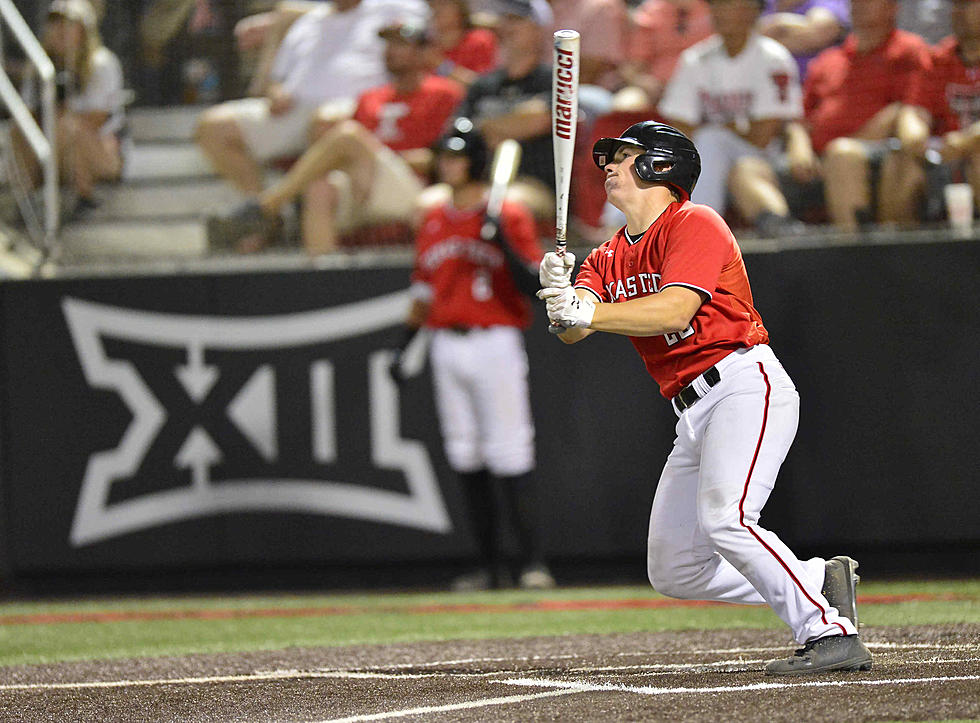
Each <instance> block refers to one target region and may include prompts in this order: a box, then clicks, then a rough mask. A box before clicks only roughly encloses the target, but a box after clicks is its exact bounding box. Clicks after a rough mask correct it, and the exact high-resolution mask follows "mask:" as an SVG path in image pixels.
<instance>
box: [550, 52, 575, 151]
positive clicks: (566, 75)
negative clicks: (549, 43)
mask: <svg viewBox="0 0 980 723" xmlns="http://www.w3.org/2000/svg"><path fill="white" fill-rule="evenodd" d="M555 64H556V65H557V68H556V69H555V95H556V97H555V135H557V136H558V137H559V138H564V139H565V140H570V139H571V137H572V123H573V122H574V121H575V120H576V119H575V118H574V117H573V116H574V113H573V105H574V100H575V93H576V92H577V91H578V88H577V87H576V85H577V84H576V83H575V73H574V72H573V70H572V68H574V66H575V54H574V53H573V52H571V51H569V50H565V49H564V48H555Z"/></svg>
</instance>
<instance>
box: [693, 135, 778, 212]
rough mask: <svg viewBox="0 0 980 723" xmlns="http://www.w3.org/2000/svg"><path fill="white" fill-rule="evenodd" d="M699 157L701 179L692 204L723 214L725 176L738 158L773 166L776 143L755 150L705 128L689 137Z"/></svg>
mask: <svg viewBox="0 0 980 723" xmlns="http://www.w3.org/2000/svg"><path fill="white" fill-rule="evenodd" d="M691 140H692V141H694V145H695V146H697V148H698V152H699V153H700V154H701V175H700V176H698V182H697V183H696V184H695V186H694V191H692V193H691V201H693V202H694V203H703V204H705V205H706V206H711V208H713V209H714V210H716V211H717V212H718V213H722V214H723V213H725V211H726V210H727V209H726V206H727V201H728V174H730V173H731V171H732V166H734V165H735V161H737V160H738V159H739V158H746V157H752V158H764V159H766V160H768V161H769V162H770V163H772V162H773V161H774V160H775V159H776V157H777V153H778V149H779V141H773V142H772V143H771V144H770V145H769V147H768V148H766V150H762V149H761V148H759V147H758V146H754V145H752V144H751V143H749V142H748V141H747V140H745V139H744V138H742V137H741V136H738V135H736V134H735V133H734V132H732V131H731V130H729V129H728V128H725V127H724V126H717V125H711V124H709V125H704V126H701V127H700V128H698V129H697V130H696V131H694V133H693V134H692V135H691Z"/></svg>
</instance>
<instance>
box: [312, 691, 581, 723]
mask: <svg viewBox="0 0 980 723" xmlns="http://www.w3.org/2000/svg"><path fill="white" fill-rule="evenodd" d="M578 692H580V691H578V690H550V691H548V692H547V693H530V694H527V695H510V696H507V697H504V698H482V699H480V700H470V701H466V702H464V703H449V704H446V705H431V706H424V707H421V708H406V709H404V710H393V711H386V712H384V713H366V714H364V715H352V716H349V717H347V718H331V719H329V720H325V721H320V723H361V721H372V720H388V719H389V718H404V717H405V716H410V715H426V714H428V713H448V712H450V711H454V710H467V709H473V708H488V707H490V706H495V705H510V704H512V703H526V702H527V701H529V700H536V699H538V698H553V697H555V696H559V695H571V694H572V693H578Z"/></svg>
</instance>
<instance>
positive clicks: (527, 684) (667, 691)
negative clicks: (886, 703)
mask: <svg viewBox="0 0 980 723" xmlns="http://www.w3.org/2000/svg"><path fill="white" fill-rule="evenodd" d="M962 680H980V675H949V676H932V677H928V678H887V679H879V680H809V681H805V682H802V683H748V684H745V685H720V686H715V687H712V688H690V687H680V688H657V687H653V686H636V685H623V684H621V683H586V682H572V681H563V680H548V679H543V678H508V679H507V680H493V681H490V682H491V683H497V684H499V685H513V686H518V687H524V688H555V689H559V690H575V691H578V692H580V693H600V692H606V691H611V692H619V693H639V694H640V695H682V694H685V693H698V694H704V693H740V692H745V691H755V690H779V689H787V688H831V687H835V688H843V687H846V686H855V685H865V686H867V685H905V684H908V683H950V682H957V681H962Z"/></svg>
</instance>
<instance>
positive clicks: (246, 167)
mask: <svg viewBox="0 0 980 723" xmlns="http://www.w3.org/2000/svg"><path fill="white" fill-rule="evenodd" d="M427 15H428V8H427V7H426V6H425V5H424V4H423V3H422V2H421V0H335V2H333V3H330V4H321V3H315V4H312V5H309V6H306V5H302V6H299V10H298V11H295V12H292V11H291V12H289V13H284V14H283V15H282V18H281V20H280V21H277V24H276V25H275V26H274V29H273V31H272V32H271V38H270V37H267V38H266V40H268V41H269V44H270V47H274V48H275V53H274V54H273V55H272V58H273V59H272V63H271V67H270V70H269V73H268V79H267V81H266V80H265V77H264V76H265V73H264V72H263V73H262V76H263V78H261V79H260V80H261V82H260V87H254V88H253V90H254V91H256V92H257V93H259V94H260V95H261V97H255V98H245V99H241V100H234V101H228V102H225V103H221V104H219V105H217V106H214V107H212V108H209V109H208V110H207V111H205V112H204V113H203V114H202V116H201V119H200V121H199V123H198V127H197V141H198V144H199V145H200V147H201V150H202V151H203V152H204V154H205V155H206V156H207V157H208V159H209V160H210V161H211V163H212V165H213V166H214V168H215V170H216V171H217V172H218V173H219V174H220V175H222V176H224V177H225V178H226V179H227V180H229V181H230V182H231V183H232V184H233V185H234V186H235V187H236V188H238V189H239V190H241V191H242V192H243V193H245V194H247V195H249V196H253V197H254V196H257V195H258V194H259V193H261V191H262V186H263V182H262V175H263V169H262V164H263V163H265V162H267V161H271V160H274V159H281V158H289V157H293V156H296V155H298V154H299V153H302V152H303V150H305V149H306V147H307V146H308V145H309V143H310V133H311V130H312V125H313V122H314V119H315V118H316V117H317V115H318V114H319V113H324V112H326V111H325V110H324V108H323V106H324V104H326V103H328V102H331V103H334V104H335V105H337V106H340V110H339V111H335V112H338V113H346V114H349V113H350V112H351V110H352V109H353V107H354V105H355V103H356V99H357V96H358V94H360V93H362V92H364V91H365V90H367V89H368V88H372V87H375V86H378V85H381V84H383V83H384V82H385V80H386V77H385V68H384V60H383V55H384V52H383V50H384V46H383V42H382V40H381V39H380V38H379V37H378V31H379V30H380V29H381V28H383V27H384V26H386V25H388V24H389V23H391V22H393V21H397V20H405V21H408V20H412V19H415V20H420V19H424V18H425V17H427ZM278 37H281V41H278V40H277V38H278Z"/></svg>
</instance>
